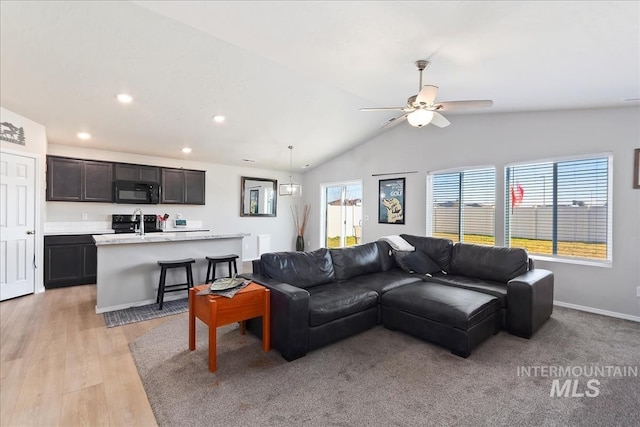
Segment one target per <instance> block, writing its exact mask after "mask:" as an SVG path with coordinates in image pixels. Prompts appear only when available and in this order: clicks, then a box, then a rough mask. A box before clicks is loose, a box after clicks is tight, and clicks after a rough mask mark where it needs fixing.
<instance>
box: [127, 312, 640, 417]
mask: <svg viewBox="0 0 640 427" xmlns="http://www.w3.org/2000/svg"><path fill="white" fill-rule="evenodd" d="M196 331H197V349H196V350H195V351H193V352H190V351H189V350H188V316H187V315H186V314H183V315H180V316H177V317H176V318H175V319H172V320H170V321H168V322H166V323H164V324H162V325H160V326H158V327H157V328H156V329H154V330H152V331H150V332H149V333H147V334H146V335H144V336H142V337H140V338H139V339H137V340H136V341H134V342H132V343H131V344H130V348H131V352H132V354H133V357H134V360H135V363H136V366H137V368H138V372H139V374H140V377H141V379H142V383H143V385H144V388H145V390H146V392H147V396H148V398H149V402H150V404H151V407H152V408H153V412H154V414H155V416H156V419H157V422H158V424H159V425H160V426H212V425H226V426H329V425H333V426H434V425H437V426H471V425H473V426H476V425H495V426H502V425H509V426H513V425H517V426H519V427H520V426H558V425H580V426H631V425H640V411H639V410H638V400H639V399H640V378H639V377H638V370H640V368H639V365H640V324H639V323H635V322H631V321H625V320H618V319H613V318H609V317H604V316H599V315H595V314H590V313H584V312H579V311H574V310H570V309H565V308H555V309H554V314H553V316H552V318H551V319H550V320H549V321H548V322H547V323H546V324H545V325H544V326H543V327H542V328H541V329H540V330H539V331H538V332H537V334H536V335H535V336H534V337H533V338H532V339H530V340H526V339H523V338H518V337H515V336H513V335H509V334H508V333H506V332H500V333H499V334H498V335H495V336H493V337H491V338H489V339H488V340H487V341H485V342H484V343H483V344H482V345H481V346H480V347H478V348H477V349H476V350H475V351H474V352H473V353H472V354H471V356H470V357H469V358H467V359H463V358H460V357H457V356H454V355H453V354H451V353H450V352H449V351H447V350H445V349H442V348H440V347H438V346H435V345H432V344H429V343H425V342H422V341H420V340H418V339H415V338H413V337H411V336H408V335H405V334H403V333H400V332H392V331H389V330H386V329H384V328H383V327H381V326H378V327H375V328H373V329H371V330H369V331H366V332H363V333H360V334H358V335H356V336H353V337H350V338H347V339H344V340H342V341H340V342H337V343H335V344H333V345H330V346H327V347H324V348H321V349H318V350H315V351H312V352H310V353H309V354H307V355H306V356H305V357H302V358H300V359H297V360H295V361H293V362H286V361H285V360H284V359H282V357H281V356H280V354H279V353H278V352H277V351H275V350H271V351H270V352H268V353H265V352H263V351H262V348H261V343H260V340H259V339H257V338H256V337H254V336H252V335H250V334H247V335H240V333H239V330H238V327H237V325H228V326H225V327H223V328H219V329H218V331H217V333H218V371H217V372H216V373H210V372H209V371H208V369H207V360H208V359H207V356H208V350H207V327H206V326H205V325H204V324H202V323H201V322H199V321H198V322H197V328H196ZM593 367H597V368H602V372H595V373H594V371H593V369H592V368H593ZM606 367H612V368H624V369H625V370H624V372H623V371H622V370H620V371H619V372H618V371H615V372H614V370H610V371H606V369H607V368H606ZM633 367H635V370H636V375H635V376H634V375H633V369H631V368H633ZM565 368H566V369H565ZM559 369H562V370H561V371H560V372H559V371H558V370H559ZM590 369H591V371H590ZM550 370H552V371H550ZM590 380H596V381H597V384H596V383H595V382H591V383H588V381H590ZM555 382H557V386H555V385H554V383H555ZM566 384H568V386H567V385H566ZM554 388H557V390H556V391H555V392H554Z"/></svg>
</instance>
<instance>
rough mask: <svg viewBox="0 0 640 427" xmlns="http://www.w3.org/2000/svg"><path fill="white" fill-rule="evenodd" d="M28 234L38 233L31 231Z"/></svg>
mask: <svg viewBox="0 0 640 427" xmlns="http://www.w3.org/2000/svg"><path fill="white" fill-rule="evenodd" d="M27 234H36V232H35V231H33V230H29V231H27Z"/></svg>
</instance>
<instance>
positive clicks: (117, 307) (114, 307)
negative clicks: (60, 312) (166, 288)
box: [96, 293, 186, 314]
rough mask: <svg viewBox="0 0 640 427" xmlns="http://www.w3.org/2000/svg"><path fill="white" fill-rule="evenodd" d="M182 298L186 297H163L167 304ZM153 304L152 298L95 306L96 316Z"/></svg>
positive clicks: (181, 295) (154, 301)
mask: <svg viewBox="0 0 640 427" xmlns="http://www.w3.org/2000/svg"><path fill="white" fill-rule="evenodd" d="M183 298H186V295H184V294H183V293H180V295H178V294H175V295H165V297H164V301H165V302H167V301H173V300H177V299H183ZM155 303H156V300H155V298H154V299H146V300H143V301H136V302H134V303H127V304H118V305H111V306H109V307H102V308H98V306H97V305H96V314H102V313H106V312H108V311H116V310H125V309H127V308H131V307H140V306H142V305H149V304H155Z"/></svg>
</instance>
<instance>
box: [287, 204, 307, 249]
mask: <svg viewBox="0 0 640 427" xmlns="http://www.w3.org/2000/svg"><path fill="white" fill-rule="evenodd" d="M310 210H311V206H309V205H304V208H303V210H302V217H301V216H300V212H299V211H298V205H295V206H292V207H291V214H292V215H293V225H294V227H295V228H296V235H297V237H296V251H304V230H305V229H306V228H307V221H308V220H309V212H310Z"/></svg>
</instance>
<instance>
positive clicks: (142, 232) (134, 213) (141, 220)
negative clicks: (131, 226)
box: [131, 208, 144, 236]
mask: <svg viewBox="0 0 640 427" xmlns="http://www.w3.org/2000/svg"><path fill="white" fill-rule="evenodd" d="M136 214H139V215H140V225H139V226H138V234H140V235H141V236H144V215H142V209H140V208H136V210H135V211H133V215H131V221H134V220H135V219H136Z"/></svg>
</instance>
